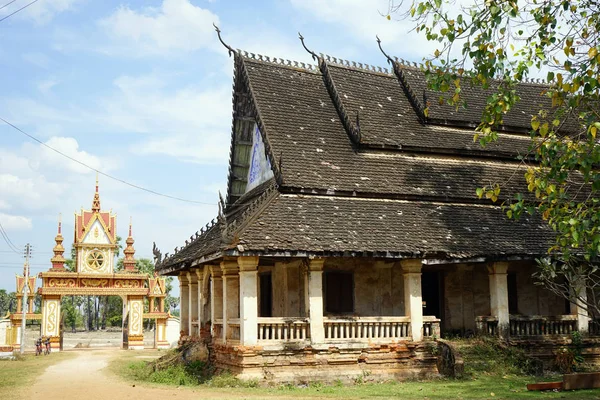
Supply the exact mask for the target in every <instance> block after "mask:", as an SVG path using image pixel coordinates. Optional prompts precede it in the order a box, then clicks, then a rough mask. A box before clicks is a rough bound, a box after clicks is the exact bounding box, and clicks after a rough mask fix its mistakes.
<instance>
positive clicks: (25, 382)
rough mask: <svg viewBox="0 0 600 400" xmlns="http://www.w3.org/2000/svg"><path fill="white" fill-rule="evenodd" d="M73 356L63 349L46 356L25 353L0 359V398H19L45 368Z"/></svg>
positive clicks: (9, 399)
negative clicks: (14, 357) (13, 357)
mask: <svg viewBox="0 0 600 400" xmlns="http://www.w3.org/2000/svg"><path fill="white" fill-rule="evenodd" d="M73 356H74V354H73V353H70V352H64V351H63V352H55V353H52V354H50V355H47V356H37V357H36V356H35V355H34V354H25V355H24V356H21V355H17V357H16V359H14V360H8V359H0V399H2V400H11V399H17V398H19V397H20V395H21V393H22V391H23V390H26V389H28V388H29V387H30V386H31V385H32V384H33V382H34V381H35V379H36V378H37V377H38V376H39V375H40V374H42V373H43V372H44V370H45V369H46V368H48V367H49V366H50V365H53V364H56V363H58V362H61V361H64V360H66V359H68V358H71V357H73Z"/></svg>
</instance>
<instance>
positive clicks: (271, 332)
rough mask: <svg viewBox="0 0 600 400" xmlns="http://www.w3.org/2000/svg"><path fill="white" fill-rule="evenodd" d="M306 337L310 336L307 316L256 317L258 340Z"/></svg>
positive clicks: (298, 339)
mask: <svg viewBox="0 0 600 400" xmlns="http://www.w3.org/2000/svg"><path fill="white" fill-rule="evenodd" d="M308 338H310V325H309V323H308V319H307V318H283V317H260V318H258V340H259V341H265V342H290V341H303V340H307V339H308Z"/></svg>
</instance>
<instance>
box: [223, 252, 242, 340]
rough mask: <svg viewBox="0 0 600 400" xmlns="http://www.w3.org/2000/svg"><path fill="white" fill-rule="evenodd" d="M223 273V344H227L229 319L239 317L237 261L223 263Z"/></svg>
mask: <svg viewBox="0 0 600 400" xmlns="http://www.w3.org/2000/svg"><path fill="white" fill-rule="evenodd" d="M221 271H222V273H223V343H226V342H227V335H228V330H229V321H228V319H229V318H238V316H239V297H238V296H239V293H238V290H239V275H238V265H237V260H235V261H231V260H227V261H222V262H221Z"/></svg>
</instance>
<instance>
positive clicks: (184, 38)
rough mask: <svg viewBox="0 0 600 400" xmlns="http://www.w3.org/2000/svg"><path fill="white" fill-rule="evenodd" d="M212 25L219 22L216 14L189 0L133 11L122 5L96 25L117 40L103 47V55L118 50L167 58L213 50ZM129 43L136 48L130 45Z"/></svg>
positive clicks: (168, 2) (167, 0) (170, 1)
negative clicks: (173, 53) (173, 55)
mask: <svg viewBox="0 0 600 400" xmlns="http://www.w3.org/2000/svg"><path fill="white" fill-rule="evenodd" d="M213 22H214V23H216V24H218V23H219V17H218V16H217V15H216V14H213V13H212V12H211V11H209V10H206V9H203V8H201V7H197V6H194V5H193V4H191V3H190V2H189V1H188V0H163V3H162V5H161V6H160V7H158V8H155V7H147V8H144V9H142V10H133V9H131V8H129V7H128V6H121V7H119V8H118V9H117V11H116V12H115V13H114V14H112V15H111V16H109V17H108V18H105V19H102V20H100V21H99V25H100V26H101V27H102V28H104V29H105V30H106V31H107V32H108V33H109V34H110V35H112V36H113V37H114V38H115V40H116V41H117V42H116V43H115V44H114V45H113V46H112V47H109V48H105V49H104V51H105V52H108V53H113V52H118V51H119V50H121V51H120V52H121V53H124V51H126V52H127V53H129V55H132V54H133V55H166V54H170V53H171V52H174V51H183V52H188V51H194V50H199V49H202V48H211V47H212V48H214V47H215V46H216V43H215V41H214V36H213V35H214V29H213V26H212V24H213ZM123 40H125V41H126V43H123ZM132 44H133V45H135V46H134V47H131V46H129V45H132ZM123 46H125V47H123ZM132 50H133V52H132ZM124 54H126V53H124Z"/></svg>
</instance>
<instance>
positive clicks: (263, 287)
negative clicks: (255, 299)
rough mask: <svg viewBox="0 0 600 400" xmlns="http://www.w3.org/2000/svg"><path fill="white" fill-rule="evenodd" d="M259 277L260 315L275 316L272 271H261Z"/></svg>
mask: <svg viewBox="0 0 600 400" xmlns="http://www.w3.org/2000/svg"><path fill="white" fill-rule="evenodd" d="M258 277H259V290H260V297H259V315H258V316H259V317H272V316H273V280H272V277H271V273H270V272H266V273H261V274H259V275H258Z"/></svg>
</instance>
